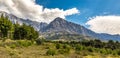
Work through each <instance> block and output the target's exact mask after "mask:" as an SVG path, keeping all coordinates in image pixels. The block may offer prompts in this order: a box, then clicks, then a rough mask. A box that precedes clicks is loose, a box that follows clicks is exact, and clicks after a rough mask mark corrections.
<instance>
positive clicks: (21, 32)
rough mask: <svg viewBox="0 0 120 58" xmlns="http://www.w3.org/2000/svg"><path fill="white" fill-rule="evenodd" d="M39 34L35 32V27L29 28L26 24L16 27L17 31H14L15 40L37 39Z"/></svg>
mask: <svg viewBox="0 0 120 58" xmlns="http://www.w3.org/2000/svg"><path fill="white" fill-rule="evenodd" d="M38 36H39V34H38V32H37V31H35V30H34V28H33V27H31V26H27V25H26V24H23V25H21V26H19V24H16V25H15V31H14V37H13V38H14V39H15V40H16V39H17V40H18V39H28V40H32V39H36V38H38Z"/></svg>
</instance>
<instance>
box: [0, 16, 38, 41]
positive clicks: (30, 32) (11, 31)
mask: <svg viewBox="0 0 120 58" xmlns="http://www.w3.org/2000/svg"><path fill="white" fill-rule="evenodd" d="M0 37H1V38H3V40H4V41H5V40H6V38H9V39H14V40H20V39H28V40H32V39H37V38H38V37H39V33H38V32H37V31H35V30H34V28H33V27H31V26H28V25H26V24H22V25H19V24H12V22H11V21H10V20H9V19H8V17H4V15H3V14H2V15H1V17H0Z"/></svg>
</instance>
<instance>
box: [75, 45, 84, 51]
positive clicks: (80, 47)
mask: <svg viewBox="0 0 120 58" xmlns="http://www.w3.org/2000/svg"><path fill="white" fill-rule="evenodd" d="M75 50H76V51H81V50H83V46H81V45H76V47H75Z"/></svg>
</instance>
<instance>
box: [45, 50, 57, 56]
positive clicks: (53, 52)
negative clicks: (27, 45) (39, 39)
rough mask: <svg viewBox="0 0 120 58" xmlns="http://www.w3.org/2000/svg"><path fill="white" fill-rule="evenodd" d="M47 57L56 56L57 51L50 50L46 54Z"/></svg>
mask: <svg viewBox="0 0 120 58" xmlns="http://www.w3.org/2000/svg"><path fill="white" fill-rule="evenodd" d="M46 54H47V55H52V56H54V55H55V54H56V51H55V50H52V49H49V50H48V51H47V52H46Z"/></svg>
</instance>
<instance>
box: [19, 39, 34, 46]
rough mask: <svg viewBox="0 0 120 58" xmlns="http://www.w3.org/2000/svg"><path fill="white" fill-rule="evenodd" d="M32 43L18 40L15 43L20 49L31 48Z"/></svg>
mask: <svg viewBox="0 0 120 58" xmlns="http://www.w3.org/2000/svg"><path fill="white" fill-rule="evenodd" d="M32 44H33V43H32V42H31V41H27V40H25V41H24V40H19V41H17V45H18V46H21V47H28V46H31V45H32Z"/></svg>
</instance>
